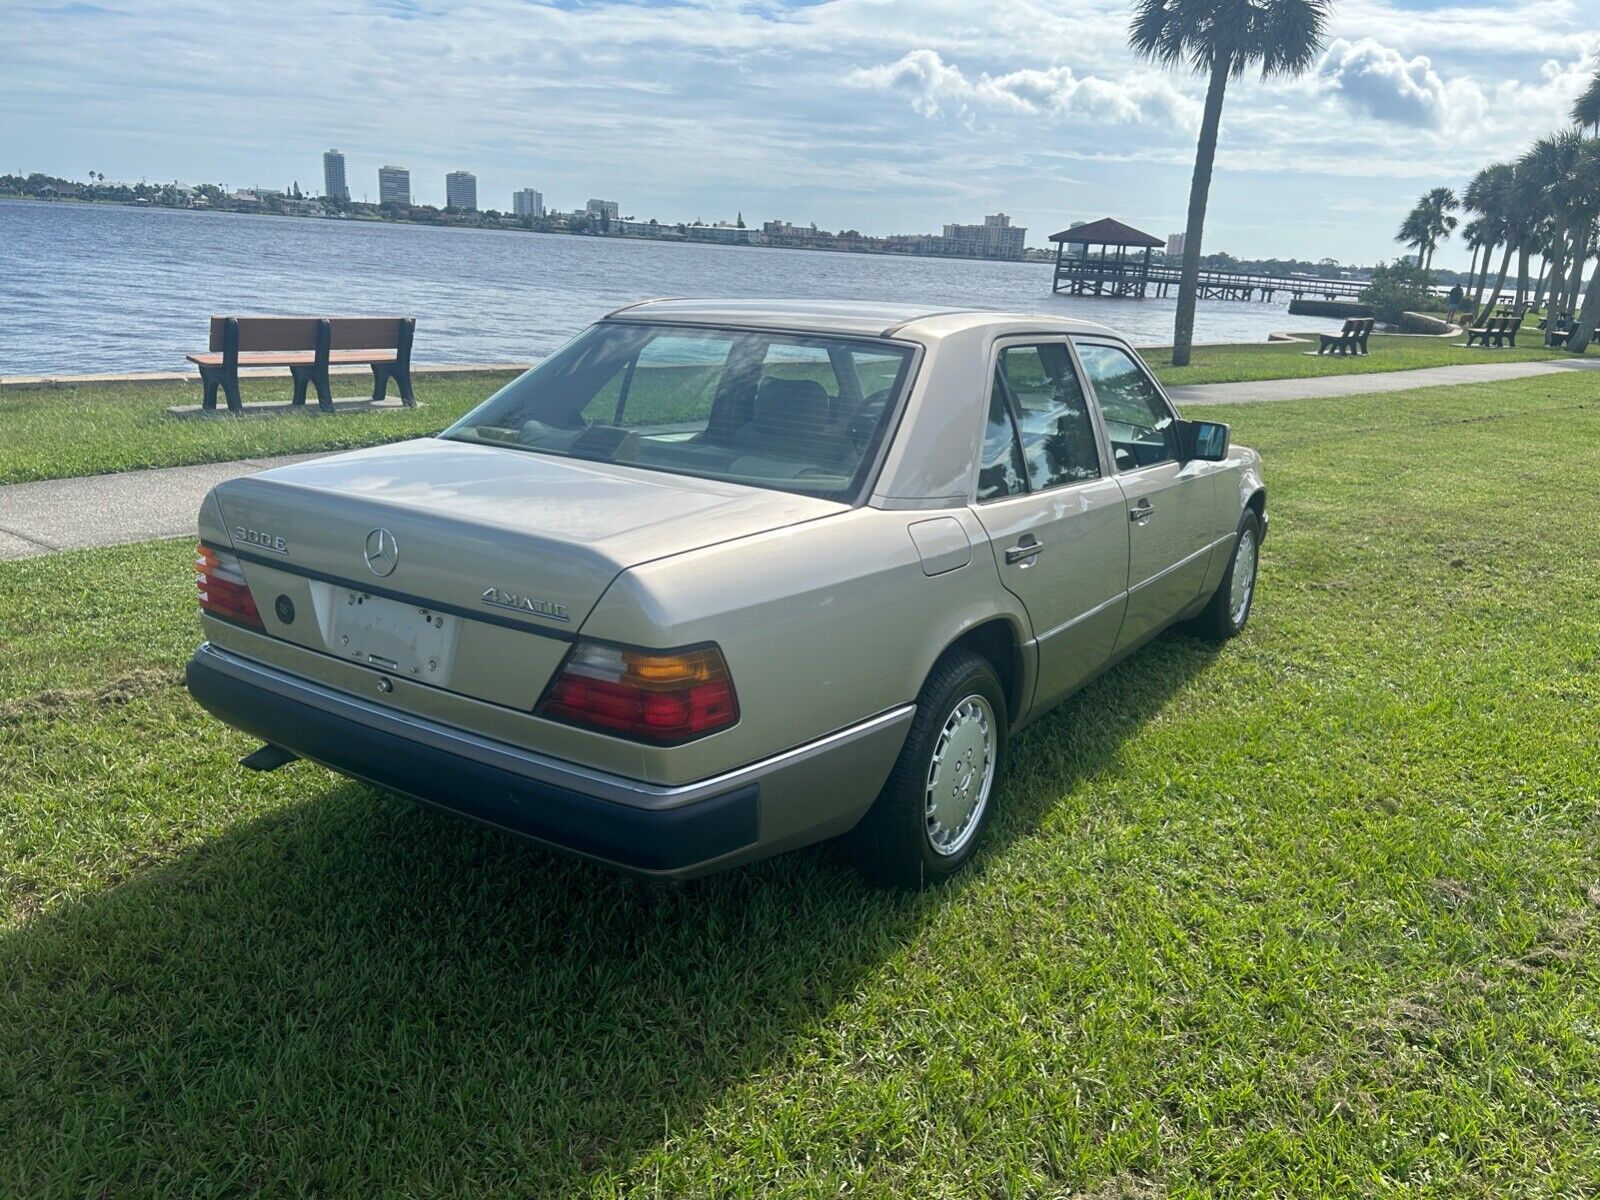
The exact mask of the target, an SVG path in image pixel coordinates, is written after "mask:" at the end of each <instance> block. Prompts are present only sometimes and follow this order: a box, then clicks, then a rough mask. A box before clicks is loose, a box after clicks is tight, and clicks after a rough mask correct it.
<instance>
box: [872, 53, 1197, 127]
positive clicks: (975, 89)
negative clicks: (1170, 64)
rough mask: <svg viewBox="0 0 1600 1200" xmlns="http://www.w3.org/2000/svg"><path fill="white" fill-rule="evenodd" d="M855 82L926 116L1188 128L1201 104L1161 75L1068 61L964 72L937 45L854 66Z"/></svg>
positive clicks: (1195, 122) (1193, 125) (1192, 123)
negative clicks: (1009, 116) (1089, 71)
mask: <svg viewBox="0 0 1600 1200" xmlns="http://www.w3.org/2000/svg"><path fill="white" fill-rule="evenodd" d="M848 81H849V82H850V83H853V84H855V85H857V86H860V87H868V88H875V89H877V90H880V91H887V92H896V93H899V94H901V95H904V96H906V97H907V98H908V99H909V100H910V102H911V107H912V108H913V109H915V110H916V111H917V112H918V113H920V114H922V115H923V116H925V117H936V116H940V115H941V114H943V113H944V112H945V111H946V110H953V111H954V112H955V113H956V114H957V115H960V116H965V115H967V114H969V113H970V112H971V111H972V110H974V109H977V108H984V109H992V110H995V111H998V112H1003V113H1015V114H1020V115H1048V116H1050V117H1053V118H1055V119H1057V120H1065V119H1070V118H1078V119H1086V120H1091V121H1104V122H1107V123H1111V124H1119V125H1134V124H1160V125H1163V126H1174V125H1175V126H1178V127H1180V128H1184V129H1192V128H1194V127H1195V126H1197V125H1198V123H1199V112H1200V106H1199V105H1198V104H1197V103H1196V102H1195V101H1194V100H1192V99H1190V98H1189V97H1188V96H1185V95H1184V94H1183V93H1182V92H1180V91H1178V90H1177V89H1176V88H1175V87H1173V86H1172V85H1171V84H1170V83H1169V82H1167V80H1166V79H1165V78H1164V77H1162V76H1160V75H1153V74H1145V73H1139V74H1135V75H1129V76H1126V77H1124V78H1122V79H1106V78H1102V77H1101V76H1098V75H1084V76H1081V77H1080V76H1079V75H1078V74H1077V73H1076V72H1075V71H1074V70H1073V69H1072V68H1071V67H1068V66H1053V67H1046V68H1023V69H1020V70H1015V71H1008V72H1005V73H1004V74H999V75H991V74H989V73H988V72H983V73H981V74H979V75H976V76H969V75H967V73H966V72H965V71H963V70H962V69H961V68H960V67H958V66H956V65H954V64H952V63H948V62H946V61H945V60H944V58H943V57H942V56H941V55H940V54H939V52H938V51H937V50H929V49H921V50H913V51H911V52H910V53H908V54H906V55H904V56H902V57H901V58H900V59H899V60H898V61H896V62H892V63H885V64H882V65H881V66H875V67H864V68H861V69H858V70H855V71H852V72H851V73H850V75H849V76H848Z"/></svg>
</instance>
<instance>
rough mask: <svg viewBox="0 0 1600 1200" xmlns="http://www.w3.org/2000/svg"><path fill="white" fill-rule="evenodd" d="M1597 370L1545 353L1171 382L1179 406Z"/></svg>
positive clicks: (1593, 363)
mask: <svg viewBox="0 0 1600 1200" xmlns="http://www.w3.org/2000/svg"><path fill="white" fill-rule="evenodd" d="M1595 370H1600V358H1574V359H1546V360H1541V361H1535V362H1508V363H1496V362H1486V363H1465V364H1463V365H1461V366H1456V367H1423V368H1421V369H1419V370H1415V371H1374V372H1371V373H1369V374H1365V375H1315V376H1312V377H1310V378H1308V379H1261V380H1255V381H1253V382H1249V383H1205V384H1193V385H1191V386H1189V387H1172V388H1168V389H1167V394H1168V395H1169V396H1171V397H1172V402H1173V403H1174V404H1177V405H1178V406H1179V407H1188V406H1189V405H1191V404H1256V403H1260V402H1262V401H1267V400H1319V399H1334V398H1336V397H1339V396H1371V395H1374V394H1376V393H1379V392H1405V391H1410V390H1411V389H1412V388H1428V387H1459V386H1460V385H1462V384H1466V383H1504V382H1507V381H1508V380H1512V379H1528V378H1531V377H1533V376H1536V375H1555V374H1558V373H1560V372H1562V371H1595Z"/></svg>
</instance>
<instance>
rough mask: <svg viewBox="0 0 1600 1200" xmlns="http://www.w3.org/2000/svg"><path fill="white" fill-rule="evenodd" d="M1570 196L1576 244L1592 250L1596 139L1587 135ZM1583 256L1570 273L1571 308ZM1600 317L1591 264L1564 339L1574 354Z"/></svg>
mask: <svg viewBox="0 0 1600 1200" xmlns="http://www.w3.org/2000/svg"><path fill="white" fill-rule="evenodd" d="M1573 195H1574V197H1575V198H1576V203H1575V204H1574V207H1573V210H1572V216H1573V220H1574V221H1576V222H1578V223H1579V226H1580V227H1581V229H1582V230H1583V233H1584V236H1583V237H1582V238H1580V239H1579V241H1580V243H1581V244H1583V245H1584V246H1586V247H1587V249H1588V250H1589V251H1592V250H1593V249H1594V242H1595V235H1596V229H1595V222H1596V221H1597V220H1600V138H1590V139H1589V140H1588V141H1586V142H1584V144H1583V150H1582V152H1581V153H1580V154H1579V155H1578V161H1577V169H1576V172H1575V178H1574V180H1573ZM1587 257H1588V254H1587V253H1585V254H1584V258H1580V259H1578V261H1577V264H1576V266H1575V268H1574V270H1573V272H1572V274H1573V277H1574V279H1576V280H1577V282H1576V283H1575V284H1574V285H1573V287H1572V292H1571V300H1570V304H1571V307H1573V308H1576V307H1577V303H1578V291H1579V289H1580V288H1581V287H1582V286H1583V265H1584V259H1585V258H1587ZM1597 320H1600V265H1597V266H1596V267H1595V272H1594V275H1593V276H1592V277H1591V278H1590V279H1589V287H1588V290H1587V291H1585V292H1584V293H1583V309H1582V310H1581V311H1580V312H1579V313H1578V319H1577V324H1576V326H1575V327H1574V329H1573V331H1572V333H1571V335H1570V336H1569V337H1568V340H1567V349H1568V350H1571V351H1572V352H1573V353H1574V354H1583V353H1584V352H1586V351H1587V350H1588V349H1589V339H1590V333H1591V332H1592V331H1593V329H1594V326H1595V322H1596V321H1597Z"/></svg>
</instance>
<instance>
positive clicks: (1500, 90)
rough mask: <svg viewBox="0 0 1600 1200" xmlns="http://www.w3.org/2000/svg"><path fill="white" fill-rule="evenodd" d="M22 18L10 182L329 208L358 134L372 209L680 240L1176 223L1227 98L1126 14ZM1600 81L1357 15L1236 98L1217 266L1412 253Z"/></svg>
mask: <svg viewBox="0 0 1600 1200" xmlns="http://www.w3.org/2000/svg"><path fill="white" fill-rule="evenodd" d="M3 7H4V12H5V16H4V19H3V20H0V112H4V113H5V114H6V120H5V121H4V122H3V123H0V169H5V170H18V169H22V170H28V171H35V170H38V171H46V172H49V173H52V174H61V175H67V176H73V177H82V176H83V175H84V173H85V172H87V171H90V170H95V171H103V172H104V173H105V174H106V175H107V176H108V177H110V178H118V179H139V178H145V179H150V180H169V179H178V180H182V181H184V182H200V181H212V182H223V183H226V184H228V185H229V186H233V187H239V186H249V185H252V184H260V185H263V186H270V187H285V186H287V185H288V184H289V183H290V181H292V180H298V181H299V183H300V184H301V186H302V187H304V188H307V189H308V190H320V188H321V152H322V151H323V150H324V149H326V148H327V147H330V146H337V147H339V148H340V149H342V150H343V151H344V152H345V154H346V156H347V159H348V161H349V174H350V184H351V188H352V191H353V192H354V194H355V195H356V196H357V197H360V196H361V195H362V194H363V193H365V194H367V195H368V196H371V197H373V198H376V192H377V169H378V167H379V166H380V165H382V164H383V163H388V162H394V163H399V164H402V165H405V166H409V167H410V168H411V172H412V186H413V192H414V194H415V196H416V198H417V199H418V200H419V201H422V202H434V203H442V202H443V195H444V174H445V172H446V171H449V170H452V169H455V168H458V167H464V168H466V169H469V170H472V171H474V172H475V173H476V174H477V175H478V181H479V182H478V189H479V190H478V195H479V203H480V205H482V206H484V207H500V208H508V207H510V195H511V192H512V190H513V189H514V188H518V187H524V186H532V187H537V188H538V189H540V190H541V191H542V192H544V194H545V197H546V201H547V203H549V204H551V205H553V206H557V207H561V208H572V207H577V206H581V205H582V204H583V202H584V201H585V200H587V199H588V198H590V197H603V198H607V199H616V200H618V201H619V202H620V203H621V206H622V212H623V213H624V215H634V216H637V217H639V218H641V219H645V218H649V217H652V216H653V217H657V218H659V219H661V220H664V221H666V220H671V221H677V220H694V219H696V218H699V219H703V220H706V221H714V220H718V219H724V218H725V219H729V220H731V219H733V217H734V215H735V214H736V213H737V212H741V211H742V212H743V214H744V216H745V219H746V221H747V222H751V223H754V222H758V221H761V220H765V219H770V218H782V219H786V220H790V221H793V222H795V223H797V224H803V223H808V222H812V221H815V222H816V223H817V224H818V225H821V226H823V227H825V228H830V229H837V228H857V229H860V230H861V231H862V232H865V233H889V232H913V231H926V230H937V229H938V227H939V226H940V225H942V224H943V223H944V222H946V221H969V220H977V219H979V218H981V217H982V216H983V214H985V213H989V212H994V211H997V210H1003V211H1005V212H1008V213H1010V214H1012V217H1013V219H1014V220H1016V221H1017V222H1018V223H1020V224H1024V225H1027V226H1028V227H1029V237H1028V240H1029V243H1030V244H1033V245H1038V244H1042V243H1043V240H1044V238H1045V237H1046V236H1047V235H1048V234H1049V233H1051V232H1052V231H1054V230H1056V229H1060V228H1063V227H1065V226H1066V225H1068V224H1069V223H1071V222H1072V221H1074V220H1083V219H1092V218H1095V217H1100V216H1105V215H1114V216H1117V217H1120V218H1122V219H1124V220H1127V221H1129V222H1131V223H1133V224H1135V225H1138V226H1140V227H1142V228H1145V229H1148V230H1150V231H1151V232H1153V233H1156V234H1159V235H1165V234H1167V233H1169V232H1171V231H1173V230H1176V229H1180V228H1181V227H1182V224H1183V213H1184V211H1185V205H1186V201H1187V195H1188V185H1189V173H1190V170H1191V166H1192V157H1193V149H1194V131H1195V126H1196V124H1197V122H1198V113H1199V100H1200V97H1201V94H1202V86H1201V84H1200V82H1199V81H1197V80H1195V79H1194V78H1192V77H1189V76H1187V75H1184V74H1182V73H1171V72H1163V71H1160V70H1157V69H1154V68H1152V67H1150V66H1149V65H1147V64H1144V63H1142V62H1140V61H1138V60H1136V59H1135V58H1133V57H1132V56H1131V55H1130V54H1129V53H1128V51H1127V49H1126V46H1125V35H1126V27H1127V20H1128V10H1129V7H1130V6H1129V3H1128V0H1058V2H1056V3H1054V4H1042V3H1036V2H1034V0H985V2H984V3H981V4H980V3H974V2H972V0H819V2H814V3H807V4H781V3H776V2H774V0H756V2H753V3H742V2H738V0H679V2H673V3H646V4H633V3H613V2H610V0H593V2H591V0H556V2H554V3H530V2H527V0H473V2H470V3H451V2H447V0H273V2H269V3H263V2H260V0H180V2H176V3H160V4H157V3H137V2H119V0H103V2H99V3H83V2H78V3H67V4H53V3H49V2H48V0H5V2H4V5H3ZM1491 12H1492V14H1493V15H1490V14H1491ZM1597 67H1600V10H1597V9H1595V8H1594V6H1593V2H1592V0H1585V2H1584V3H1582V4H1580V3H1575V2H1571V0H1520V2H1515V0H1510V2H1506V3H1498V4H1495V5H1493V6H1492V8H1491V6H1488V5H1485V4H1480V3H1447V2H1443V0H1410V2H1408V3H1407V2H1401V0H1340V2H1338V3H1337V4H1336V8H1335V20H1334V26H1333V29H1332V37H1331V39H1330V44H1329V47H1328V50H1327V53H1326V55H1325V56H1324V58H1323V60H1322V61H1321V62H1320V63H1319V65H1318V67H1317V69H1316V70H1315V71H1314V72H1312V73H1311V74H1310V75H1308V76H1307V77H1306V78H1304V79H1301V80H1298V81H1293V82H1276V83H1271V84H1263V83H1261V82H1259V81H1258V80H1251V79H1247V80H1243V81H1240V82H1238V83H1236V84H1235V85H1234V86H1233V88H1232V89H1231V91H1230V94H1229V100H1228V106H1227V109H1226V113H1225V117H1224V130H1223V140H1222V149H1221V152H1220V155H1219V159H1218V172H1217V179H1216V184H1215V187H1214V189H1213V197H1212V209H1211V211H1212V217H1211V220H1210V222H1209V224H1208V235H1207V247H1208V248H1209V249H1223V250H1228V251H1231V252H1233V253H1236V254H1240V255H1252V256H1255V255H1285V256H1287V255H1295V256H1298V257H1304V258H1320V257H1324V256H1329V257H1334V258H1338V259H1341V260H1343V261H1371V260H1374V259H1377V258H1379V257H1390V256H1393V255H1394V254H1395V253H1397V252H1398V248H1397V247H1395V245H1394V244H1393V242H1392V240H1391V235H1392V233H1393V230H1394V227H1395V226H1396V225H1397V224H1398V223H1399V219H1400V216H1401V215H1402V213H1403V210H1404V209H1405V208H1406V207H1407V206H1408V205H1409V203H1410V202H1411V200H1412V199H1413V198H1414V197H1415V195H1416V194H1418V193H1420V192H1421V191H1422V190H1424V189H1425V188H1428V187H1432V186H1435V185H1438V184H1440V183H1445V184H1451V185H1460V184H1461V183H1463V182H1464V181H1465V179H1466V178H1467V177H1469V176H1470V175H1471V173H1472V172H1473V171H1474V170H1476V169H1477V168H1478V167H1480V166H1482V165H1483V164H1484V163H1485V162H1486V161H1488V160H1489V159H1490V158H1492V157H1497V156H1498V157H1506V156H1509V155H1511V154H1514V153H1515V152H1517V151H1518V150H1520V149H1521V148H1522V147H1523V146H1525V145H1526V144H1527V143H1528V142H1529V141H1530V140H1531V139H1532V138H1533V137H1535V136H1537V135H1538V134H1539V133H1541V132H1543V131H1545V130H1547V129H1549V128H1553V127H1554V126H1556V125H1557V124H1559V123H1561V122H1562V121H1563V120H1564V117H1565V112H1566V110H1567V109H1568V108H1569V107H1570V104H1571V101H1572V98H1573V97H1574V96H1575V95H1576V93H1577V92H1578V90H1579V89H1580V88H1581V87H1582V85H1583V83H1584V82H1585V81H1586V79H1587V78H1588V77H1589V76H1590V75H1591V74H1592V73H1593V71H1594V70H1595V69H1596V68H1597ZM1465 259H1466V253H1465V251H1463V250H1460V249H1458V248H1457V247H1455V246H1453V245H1452V246H1449V247H1447V248H1446V249H1445V250H1442V251H1441V253H1440V258H1439V262H1440V265H1451V264H1459V265H1465Z"/></svg>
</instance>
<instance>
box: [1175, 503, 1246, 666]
mask: <svg viewBox="0 0 1600 1200" xmlns="http://www.w3.org/2000/svg"><path fill="white" fill-rule="evenodd" d="M1247 535H1248V536H1247ZM1241 553H1248V554H1250V555H1251V556H1252V558H1253V559H1254V560H1255V561H1254V562H1253V563H1252V569H1251V571H1250V589H1249V595H1248V596H1246V597H1245V601H1244V608H1243V611H1242V612H1240V611H1238V610H1239V603H1238V597H1236V596H1235V595H1234V564H1235V563H1237V562H1238V559H1239V555H1240V554H1241ZM1260 566H1261V518H1260V517H1258V516H1256V511H1255V509H1253V508H1247V509H1245V510H1244V515H1243V516H1242V517H1240V518H1239V533H1238V535H1237V536H1236V537H1235V538H1234V539H1233V553H1232V554H1230V555H1229V556H1228V567H1227V570H1225V571H1223V573H1222V582H1221V583H1219V584H1218V585H1217V590H1216V592H1215V593H1214V594H1213V595H1212V597H1211V599H1210V601H1208V602H1207V604H1206V606H1205V608H1204V609H1202V610H1201V612H1200V615H1199V616H1197V617H1196V618H1195V619H1194V620H1193V621H1191V622H1189V629H1190V631H1191V632H1192V633H1194V634H1195V635H1196V636H1197V637H1203V638H1208V639H1210V640H1212V641H1217V642H1225V641H1227V640H1228V639H1229V638H1232V637H1238V636H1239V635H1240V634H1241V633H1243V632H1244V627H1245V626H1246V625H1247V624H1249V622H1250V610H1251V609H1252V608H1254V607H1255V602H1256V585H1257V582H1258V580H1259V578H1260Z"/></svg>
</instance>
